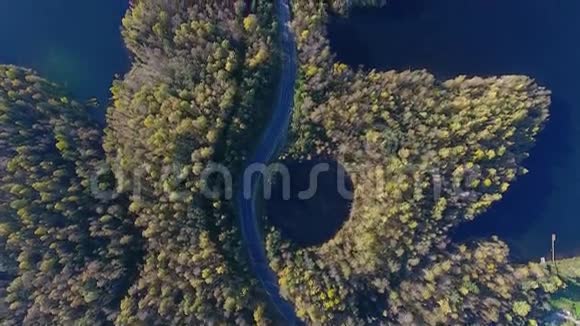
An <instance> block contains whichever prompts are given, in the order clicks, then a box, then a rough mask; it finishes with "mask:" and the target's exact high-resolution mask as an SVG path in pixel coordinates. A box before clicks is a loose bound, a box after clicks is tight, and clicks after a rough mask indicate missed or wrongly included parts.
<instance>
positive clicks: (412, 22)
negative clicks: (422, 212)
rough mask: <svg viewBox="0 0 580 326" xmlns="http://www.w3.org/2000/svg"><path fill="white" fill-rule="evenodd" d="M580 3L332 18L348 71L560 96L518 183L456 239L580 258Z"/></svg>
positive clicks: (429, 4) (518, 2)
mask: <svg viewBox="0 0 580 326" xmlns="http://www.w3.org/2000/svg"><path fill="white" fill-rule="evenodd" d="M578 12H580V2H578V1H571V0H565V1H561V2H547V1H543V0H509V1H495V0H493V1H489V0H471V1H462V0H439V1H423V0H411V1H408V0H392V1H390V2H389V5H388V6H387V7H386V8H383V9H380V10H369V9H364V10H360V9H356V10H354V11H353V13H352V14H351V17H349V18H348V19H344V18H339V17H332V19H331V23H330V25H329V36H330V39H331V47H332V49H333V50H334V52H336V54H337V58H338V59H339V60H340V61H342V62H345V63H346V64H348V65H350V66H353V67H357V66H364V67H365V68H368V69H378V70H391V69H395V70H407V69H427V70H429V71H430V72H431V73H433V74H434V75H435V76H437V77H438V78H439V79H442V80H444V79H447V78H452V77H454V76H457V75H462V74H465V75H468V76H473V75H479V76H493V75H503V74H524V75H528V76H531V77H532V78H534V79H536V80H537V81H538V83H539V84H541V85H543V86H546V87H547V88H549V89H551V90H552V91H553V94H554V96H553V105H552V108H551V118H550V121H549V122H548V123H547V125H546V128H545V130H544V131H543V132H542V133H541V134H540V136H539V137H538V140H537V144H536V147H535V148H534V149H532V150H531V152H530V158H529V159H527V160H526V161H525V162H524V166H525V167H526V168H528V169H529V170H530V173H529V174H528V175H526V176H522V177H520V178H519V179H518V180H517V181H516V182H515V183H514V184H513V185H512V187H511V188H510V190H509V191H508V192H507V193H506V194H505V196H504V198H503V199H502V200H501V201H500V202H499V203H497V204H496V205H494V206H493V207H492V208H491V209H490V210H489V211H488V212H487V213H486V214H484V215H483V216H480V217H479V218H478V219H476V221H474V222H472V223H468V224H465V225H463V226H461V227H460V228H459V229H458V230H457V231H456V232H455V233H454V239H456V240H466V239H469V238H479V237H484V236H488V235H491V234H497V235H499V236H500V237H501V238H503V239H505V240H507V241H508V242H509V243H510V244H511V247H512V251H513V253H514V256H515V257H518V258H522V259H525V258H532V257H533V258H537V257H539V256H543V255H545V253H546V252H547V250H548V249H549V246H550V235H551V233H556V234H557V235H558V241H557V253H558V254H559V255H561V256H569V255H574V254H578V253H580V237H579V236H578V234H577V230H578V229H580V218H579V217H578V214H579V213H578V212H580V195H579V194H580V174H579V173H578V169H577V167H578V166H580V151H579V150H578V149H577V148H576V147H577V146H574V144H575V143H577V141H578V140H579V139H580V127H578V126H577V125H576V123H577V121H580V115H579V114H580V111H579V109H580V108H579V106H580V92H578V87H580V86H579V82H578V76H580V60H579V59H578V58H580V43H579V42H577V36H578V35H577V31H578V30H580V22H579V21H578V19H577V13H578Z"/></svg>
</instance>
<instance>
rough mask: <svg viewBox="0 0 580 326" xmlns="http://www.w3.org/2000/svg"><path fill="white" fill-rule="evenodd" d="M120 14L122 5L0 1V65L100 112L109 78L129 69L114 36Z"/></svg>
mask: <svg viewBox="0 0 580 326" xmlns="http://www.w3.org/2000/svg"><path fill="white" fill-rule="evenodd" d="M126 9H127V0H2V1H0V64H15V65H20V66H25V67H29V68H32V69H34V70H36V71H37V72H39V73H40V74H41V75H42V76H43V77H45V78H48V79H50V80H53V81H56V82H58V83H61V84H63V85H65V86H66V87H67V88H68V89H69V90H70V92H71V93H72V94H73V95H74V96H76V97H77V98H78V99H80V100H85V99H88V98H91V97H96V98H97V99H98V100H99V102H100V103H101V104H102V105H103V106H104V105H106V104H107V101H108V99H109V88H110V86H111V82H112V80H113V76H114V75H115V74H123V73H124V72H125V71H126V70H127V69H128V65H129V59H128V55H127V52H126V50H125V48H124V45H123V42H122V40H121V35H120V25H121V18H122V16H123V14H124V12H125V10H126ZM103 112H104V111H102V110H101V112H100V114H96V116H98V117H100V118H101V119H100V120H102V117H103V116H104V114H103Z"/></svg>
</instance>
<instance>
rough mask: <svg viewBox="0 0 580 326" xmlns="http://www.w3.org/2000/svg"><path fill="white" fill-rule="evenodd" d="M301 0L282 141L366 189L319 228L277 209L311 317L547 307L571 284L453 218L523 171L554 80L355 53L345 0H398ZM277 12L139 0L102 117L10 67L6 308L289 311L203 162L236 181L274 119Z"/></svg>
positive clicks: (203, 318)
mask: <svg viewBox="0 0 580 326" xmlns="http://www.w3.org/2000/svg"><path fill="white" fill-rule="evenodd" d="M249 4H251V6H250V7H248V5H249ZM291 4H292V7H293V14H294V17H293V24H292V28H293V29H294V32H295V35H296V37H297V43H298V55H299V58H298V59H299V68H300V69H299V76H298V80H299V81H298V84H297V85H296V93H295V107H294V110H293V116H292V122H291V126H290V133H289V141H288V144H287V146H286V147H285V148H284V151H283V152H282V154H281V155H280V159H287V160H292V161H294V162H300V161H307V160H330V161H334V162H338V163H339V164H340V165H341V166H342V167H344V168H345V169H346V170H347V171H348V172H349V174H350V175H351V176H352V178H353V187H354V198H353V201H352V208H351V210H350V216H349V218H348V220H347V222H346V223H345V224H344V225H343V226H342V227H341V228H340V230H339V231H338V232H337V233H336V234H335V235H333V236H332V238H331V239H329V240H328V241H326V242H324V243H322V244H318V243H317V244H316V245H314V246H298V245H297V243H295V242H293V241H292V239H289V238H287V237H284V236H282V233H281V232H280V230H278V229H276V228H275V227H273V226H272V225H271V224H269V221H268V219H267V218H265V219H264V221H263V223H264V225H265V228H264V230H265V233H266V235H265V242H266V249H267V252H268V256H269V259H270V265H271V267H272V268H273V270H274V271H275V272H276V274H277V276H278V279H279V283H280V287H281V290H282V294H283V295H284V297H285V298H287V299H288V300H289V301H290V302H292V303H293V304H294V306H295V307H296V312H297V315H298V316H299V317H300V318H301V319H303V321H304V322H305V323H306V324H313V325H361V324H384V325H388V324H400V325H417V324H419V325H423V324H425V325H441V324H476V325H484V324H502V325H507V324H509V325H537V324H538V323H539V322H540V321H541V319H542V318H543V316H544V315H545V313H546V311H547V310H548V306H547V305H546V302H547V299H548V297H549V294H550V293H553V292H554V291H556V290H557V289H558V288H559V287H560V286H561V285H562V281H561V280H560V279H559V278H557V277H555V276H553V275H552V274H550V273H549V272H548V271H547V270H546V269H545V268H544V267H543V266H540V265H537V264H528V265H519V266H516V265H513V264H511V263H510V262H509V259H508V253H509V249H508V248H507V246H506V245H505V244H504V243H502V242H501V241H500V240H499V239H497V238H492V239H489V240H488V241H479V242H475V243H469V244H452V243H450V241H449V238H448V233H449V231H450V230H451V229H452V228H453V227H454V226H456V225H457V224H459V223H462V222H465V221H468V220H471V219H474V218H476V217H477V216H478V215H480V214H481V213H482V212H483V211H484V210H485V209H487V208H488V207H489V206H490V205H491V204H492V203H493V202H495V201H497V200H500V199H501V196H502V193H504V192H505V191H507V189H508V188H509V186H510V184H511V183H512V182H514V181H515V180H516V177H517V176H518V175H521V174H522V173H525V168H524V167H523V166H522V165H521V163H522V161H523V159H524V158H525V157H526V156H527V151H528V150H529V148H530V147H531V146H532V145H533V142H534V138H535V137H536V135H537V134H538V133H539V132H540V131H541V128H542V126H543V124H544V123H545V121H546V119H547V117H548V107H549V104H550V92H549V91H548V90H546V89H544V88H543V87H541V86H539V85H537V84H536V83H535V82H534V81H533V80H531V79H530V78H527V77H524V76H502V77H494V78H485V79H484V78H466V77H457V78H455V79H452V80H448V81H438V80H436V79H435V78H434V77H433V76H432V75H430V74H429V73H427V72H425V71H406V72H377V71H364V70H354V69H352V68H350V67H348V66H346V65H344V64H342V63H340V62H337V61H336V60H335V58H334V56H333V54H332V53H331V51H330V48H329V45H328V39H327V35H326V22H327V19H328V16H327V15H328V10H334V11H336V12H340V13H347V12H348V9H349V6H354V5H357V6H363V5H381V4H383V1H354V0H353V1H346V0H336V1H330V2H329V3H327V2H325V1H311V0H294V1H292V3H291ZM277 27H278V24H277V22H276V20H275V9H274V6H273V4H272V3H270V2H267V1H251V2H249V1H242V0H238V1H229V0H228V1H226V0H224V1H201V2H200V1H197V2H196V1H190V0H180V1H164V0H139V1H135V3H134V4H133V5H132V7H131V8H130V9H129V11H128V12H127V15H126V17H125V19H124V20H123V28H122V33H123V36H124V39H125V42H126V45H127V48H128V49H129V50H130V52H131V58H132V61H133V65H132V68H131V70H130V71H129V72H128V73H127V74H126V75H125V76H124V77H123V78H122V79H120V80H117V81H115V82H114V85H113V87H112V94H113V96H112V101H111V105H110V108H109V109H108V114H107V127H106V129H105V131H104V132H102V131H100V130H99V129H98V128H97V125H95V124H94V123H93V122H91V120H90V119H88V111H89V110H90V107H91V106H92V104H91V103H86V104H82V103H79V102H77V101H75V100H74V99H72V98H70V96H68V95H67V94H66V92H64V91H63V89H61V88H60V87H59V86H57V85H55V84H52V83H50V82H48V81H46V80H44V79H42V78H41V77H39V76H37V75H36V74H35V73H34V72H32V71H30V70H27V69H23V68H18V67H13V66H0V175H1V183H0V320H1V321H2V324H6V325H21V324H65V325H66V324H75V325H85V324H97V325H102V324H116V325H139V324H147V325H168V324H169V325H173V324H177V325H189V324H192V325H231V324H236V325H251V324H256V325H275V324H279V323H280V320H278V319H277V318H278V317H277V314H276V312H275V309H274V308H273V307H272V305H271V304H270V302H269V300H268V299H269V298H268V297H267V296H266V295H265V292H264V290H263V288H262V285H261V284H259V282H258V281H257V280H256V278H255V277H254V275H252V273H251V271H250V269H249V267H248V265H249V264H248V258H247V255H246V251H245V250H243V249H244V247H243V246H244V243H243V241H242V239H241V235H240V231H239V221H238V217H237V216H236V214H235V212H236V211H235V205H236V203H235V202H233V201H231V200H227V198H224V197H223V196H221V197H216V198H210V197H208V196H205V194H204V193H203V189H204V188H205V187H208V186H209V187H211V188H216V187H217V188H218V189H221V188H223V182H222V181H223V180H220V179H218V178H215V179H212V178H210V179H203V178H201V175H202V174H203V171H204V169H205V168H207V167H208V166H210V165H211V164H213V163H219V164H221V165H222V166H224V167H226V168H228V169H229V171H231V173H232V175H233V176H234V178H233V179H234V180H237V179H236V178H235V176H238V175H239V174H240V173H241V169H242V166H243V163H244V161H245V160H246V159H247V157H248V153H250V151H252V149H253V144H254V143H255V142H256V140H257V137H259V136H260V134H261V132H262V130H263V128H264V126H265V125H266V122H267V119H268V117H269V111H270V108H271V106H272V102H273V101H272V100H273V98H274V96H275V95H276V94H274V92H273V90H274V89H275V87H273V85H275V83H276V82H277V79H278V75H279V74H278V71H279V64H280V59H279V57H280V53H279V50H278V48H277V42H276V41H277V38H278V36H279V35H277V32H276V31H277V30H278V28H277ZM236 186H239V185H236ZM434 189H437V191H435V192H434ZM221 190H224V189H221ZM309 218H311V219H316V218H317V216H309Z"/></svg>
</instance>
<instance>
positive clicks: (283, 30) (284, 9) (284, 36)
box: [238, 0, 301, 325]
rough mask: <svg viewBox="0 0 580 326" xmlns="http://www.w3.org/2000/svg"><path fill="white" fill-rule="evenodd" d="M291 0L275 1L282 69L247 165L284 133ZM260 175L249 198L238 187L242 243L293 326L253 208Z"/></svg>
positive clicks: (290, 92)
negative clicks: (264, 124) (266, 121)
mask: <svg viewBox="0 0 580 326" xmlns="http://www.w3.org/2000/svg"><path fill="white" fill-rule="evenodd" d="M289 1H290V0H276V12H277V15H278V20H279V28H280V30H279V35H280V49H281V51H282V62H281V63H282V65H281V68H282V72H281V78H280V82H279V84H278V89H277V98H276V102H275V103H274V104H275V106H274V108H273V111H272V118H271V120H270V122H269V124H268V126H267V128H266V131H265V133H264V135H263V136H262V139H261V140H260V143H259V145H258V147H257V148H256V151H255V153H254V155H253V156H252V157H251V158H250V160H248V162H247V163H246V164H247V165H246V167H247V166H249V165H251V164H255V163H261V164H268V163H269V162H270V160H272V159H273V158H274V154H275V153H276V150H277V149H278V148H279V145H281V142H282V141H283V140H284V138H285V136H286V132H287V130H288V125H289V122H290V116H291V113H292V106H293V99H294V86H295V83H296V73H297V64H296V41H295V39H294V33H293V31H292V28H291V27H290V21H291V18H290V4H289ZM260 178H261V176H260V175H259V174H254V175H252V178H251V190H252V191H251V193H252V194H253V195H252V196H251V198H245V196H244V190H243V189H244V184H243V182H245V180H242V181H243V182H242V184H241V185H240V187H239V189H238V214H239V216H240V219H241V221H240V222H241V229H242V237H243V238H244V245H245V246H246V247H247V250H248V255H249V259H250V265H251V267H252V270H253V272H254V274H255V276H256V277H257V278H258V280H259V281H260V283H261V284H262V286H263V287H264V289H265V290H266V293H268V296H269V297H270V300H271V301H272V304H274V306H275V307H276V309H277V310H278V312H279V313H280V315H281V316H282V317H283V318H284V320H286V322H287V324H290V325H295V324H299V323H301V322H300V320H299V319H298V317H297V316H296V312H295V310H294V307H293V306H292V304H290V303H289V302H287V301H286V300H284V299H283V298H282V296H281V295H280V288H279V286H278V278H277V276H276V274H274V272H273V271H272V270H271V269H270V267H269V265H268V259H267V257H266V250H265V248H264V243H263V238H262V235H261V233H260V231H259V229H258V222H257V217H256V211H255V199H256V198H255V196H254V194H255V193H256V191H255V190H256V185H257V184H258V182H259V181H260V180H261V179H260Z"/></svg>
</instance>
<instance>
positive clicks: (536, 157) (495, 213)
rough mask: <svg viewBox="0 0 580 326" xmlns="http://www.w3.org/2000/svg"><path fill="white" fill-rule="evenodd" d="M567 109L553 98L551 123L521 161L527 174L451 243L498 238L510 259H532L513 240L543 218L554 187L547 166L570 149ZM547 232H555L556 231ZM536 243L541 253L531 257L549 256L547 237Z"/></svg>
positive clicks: (456, 232)
mask: <svg viewBox="0 0 580 326" xmlns="http://www.w3.org/2000/svg"><path fill="white" fill-rule="evenodd" d="M570 109H571V107H570V106H569V105H568V104H567V103H565V102H564V101H562V100H559V99H557V98H555V99H553V102H552V110H551V115H550V120H549V122H548V123H547V125H546V127H545V129H544V130H543V131H542V136H541V137H539V138H538V140H537V142H536V146H535V147H534V148H533V149H532V150H531V151H530V157H529V158H528V159H527V160H526V161H525V162H524V165H525V166H526V168H527V169H528V170H529V171H530V173H529V174H528V175H525V176H521V177H520V178H519V179H518V180H517V181H516V182H514V183H513V185H512V187H511V189H510V191H508V192H507V193H506V194H505V195H504V197H503V199H502V200H500V201H499V202H498V203H496V204H494V205H493V206H492V207H491V208H490V209H489V210H488V211H487V212H486V213H484V214H483V215H482V216H480V217H478V218H477V219H475V220H474V221H473V222H469V223H464V224H462V225H460V226H459V227H458V228H457V230H456V231H455V232H454V234H453V236H452V238H453V240H455V241H459V242H463V241H466V240H470V239H472V238H474V237H482V236H483V237H486V236H491V235H498V236H499V237H500V238H503V239H506V240H507V241H508V243H510V248H511V251H512V256H514V257H515V258H516V259H517V258H521V259H528V258H531V257H528V256H529V253H527V251H528V250H526V248H522V244H519V243H518V242H517V241H514V239H518V238H519V237H522V236H525V234H526V233H527V232H528V231H529V229H530V227H531V226H532V225H533V224H534V223H537V222H538V221H539V220H541V219H542V212H544V211H545V210H546V208H547V207H546V204H547V203H546V200H545V199H546V198H548V197H550V195H551V193H552V192H553V191H554V189H556V187H557V184H555V182H556V180H555V179H554V178H553V177H552V175H551V171H550V169H549V167H550V166H558V165H559V162H561V161H562V160H565V159H566V155H567V153H570V150H571V148H572V146H573V144H572V143H571V141H570V140H571V136H572V135H571V132H570V131H571V129H572V120H571V115H570ZM546 153H549V154H548V155H546ZM556 222H557V221H556ZM547 231H548V232H556V230H547ZM537 241H538V242H540V243H541V242H544V243H545V245H543V247H544V252H542V249H541V247H538V249H536V250H537V252H534V254H536V256H537V255H545V256H548V254H549V248H550V246H549V244H550V243H549V235H547V238H545V239H537ZM536 250H535V251H536Z"/></svg>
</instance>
